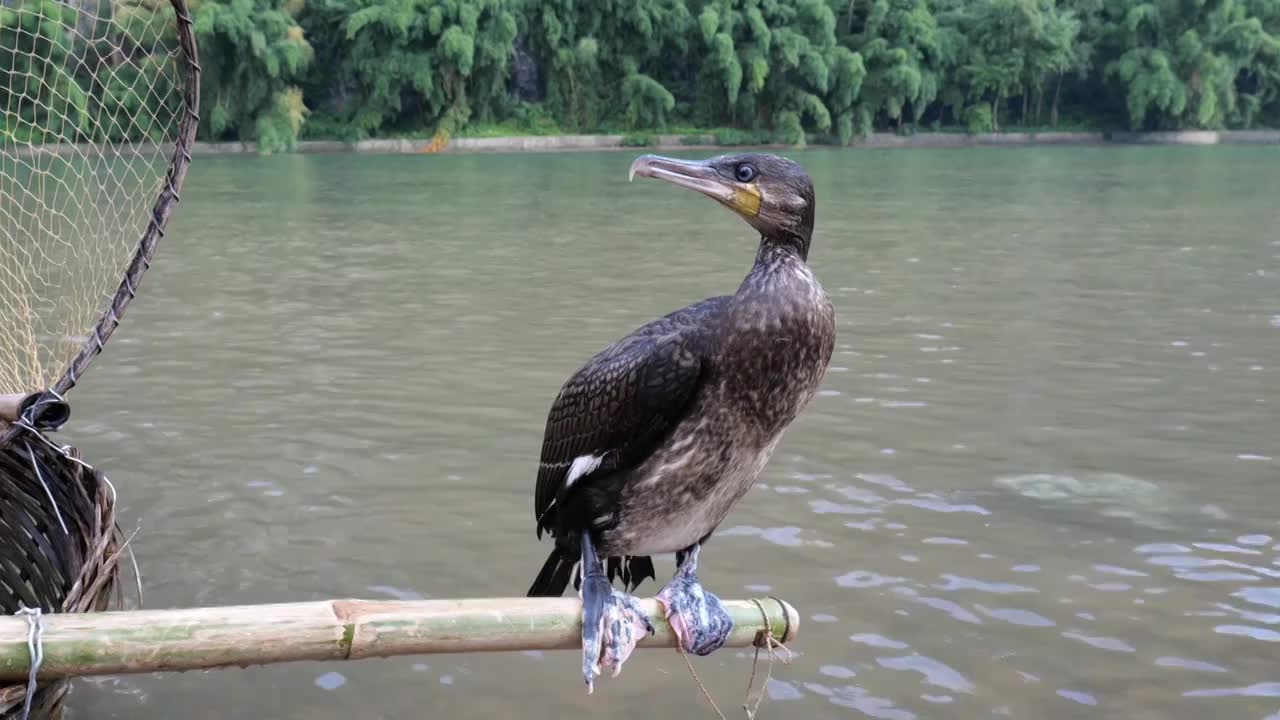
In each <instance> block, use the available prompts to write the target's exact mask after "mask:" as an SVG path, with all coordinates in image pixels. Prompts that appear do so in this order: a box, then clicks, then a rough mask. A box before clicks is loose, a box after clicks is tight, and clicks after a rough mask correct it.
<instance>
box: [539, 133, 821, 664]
mask: <svg viewBox="0 0 1280 720" xmlns="http://www.w3.org/2000/svg"><path fill="white" fill-rule="evenodd" d="M632 173H633V175H634V174H640V175H644V176H649V177H656V178H659V179H663V180H667V181H669V182H672V183H674V184H677V185H680V186H683V187H687V188H690V189H694V190H698V191H700V192H702V193H704V194H706V195H709V196H711V197H712V198H714V199H716V200H717V201H718V202H720V203H721V204H723V205H725V206H726V207H729V208H730V209H732V210H734V211H735V212H737V213H738V214H739V215H740V216H742V217H743V218H744V219H745V220H746V221H747V222H748V223H749V224H751V225H752V226H753V227H755V228H756V229H757V230H758V231H759V232H760V234H761V239H760V245H759V248H758V250H757V253H756V261H755V264H754V266H753V267H752V268H751V271H750V272H749V273H748V274H747V276H746V278H745V279H744V280H743V281H742V283H741V285H740V286H739V287H738V289H737V291H736V292H735V293H734V294H733V295H726V296H719V297H713V298H709V299H706V300H703V301H701V302H698V303H694V304H693V305H690V306H688V307H685V308H682V309H680V310H677V311H675V312H673V313H671V314H669V315H666V316H665V317H662V318H659V319H657V320H654V321H653V322H650V323H648V324H646V325H644V326H642V327H640V328H638V329H637V330H635V331H634V332H632V333H631V334H629V335H627V336H625V337H623V338H621V339H619V340H618V341H616V342H614V343H613V344H611V345H610V346H608V347H607V348H605V349H604V350H602V351H601V352H600V353H599V354H597V355H596V356H595V357H593V358H591V359H590V360H589V361H588V362H587V363H586V364H585V365H584V366H583V367H582V368H581V369H580V370H578V371H577V372H576V373H574V374H573V375H572V376H571V377H570V378H569V379H568V380H567V381H566V382H565V384H564V386H563V387H562V388H561V390H560V393H559V395H558V396H557V397H556V399H555V401H554V402H553V403H552V406H551V410H550V413H549V415H548V418H547V425H546V431H545V435H544V439H543V445H542V457H541V464H540V465H539V469H538V478H537V486H536V491H535V496H534V510H535V516H536V519H537V534H538V537H539V538H541V537H542V533H543V532H544V531H545V532H548V533H550V534H551V535H552V536H553V537H554V538H555V548H554V549H553V550H552V551H551V554H550V555H549V557H548V558H547V561H546V563H545V564H544V565H543V568H542V571H541V572H540V573H539V575H538V577H537V579H536V580H535V581H534V583H533V585H532V587H530V589H529V594H530V595H560V594H561V593H563V591H564V590H565V588H566V587H567V586H568V584H569V582H571V580H573V576H574V572H573V570H574V566H575V565H576V564H579V563H581V565H582V568H583V572H582V576H583V578H582V579H583V585H582V590H583V600H584V613H585V614H586V616H585V619H584V653H594V652H596V649H595V648H597V646H600V643H601V640H600V638H598V637H596V636H595V635H592V634H591V633H593V632H594V631H593V629H592V628H593V627H594V624H595V623H596V622H597V621H598V622H600V623H605V622H613V623H614V625H613V627H615V628H617V627H618V625H617V621H618V620H619V619H620V618H622V619H623V620H630V621H634V625H635V627H636V628H640V629H643V628H642V626H641V624H640V623H639V621H638V620H637V619H636V618H634V617H632V616H631V615H629V614H628V613H630V612H631V610H630V609H629V608H630V607H631V605H629V603H630V601H629V599H628V598H627V597H626V596H625V595H622V594H621V593H618V592H617V591H616V590H613V589H612V588H611V587H610V584H611V583H612V581H613V580H614V579H615V578H620V579H621V580H622V582H623V586H624V587H625V588H626V589H628V590H634V589H635V588H636V587H637V586H638V585H639V584H640V583H641V582H642V581H643V580H644V579H645V578H650V577H655V574H654V569H653V563H652V560H651V559H650V555H652V554H655V553H666V552H676V553H679V554H678V558H677V560H678V564H679V565H680V572H678V573H677V576H676V578H674V579H673V580H672V582H671V583H669V584H668V586H667V587H666V588H665V589H664V590H663V592H662V593H661V594H659V599H661V600H663V602H664V604H665V605H666V606H667V608H668V616H669V617H670V618H671V619H672V622H673V624H674V625H677V630H678V632H679V634H681V640H682V642H684V643H685V644H686V648H687V649H689V650H691V651H696V652H700V653H703V652H710V651H711V650H713V649H715V647H718V646H719V644H720V643H722V642H723V639H724V638H723V637H717V634H723V635H726V636H727V633H728V627H729V626H728V625H727V621H728V616H727V614H724V613H723V610H722V609H719V601H718V600H717V599H716V598H715V596H714V595H711V594H710V593H705V597H704V592H703V591H702V590H701V588H700V586H698V585H697V578H696V576H695V574H694V571H695V569H696V563H697V554H698V553H697V551H698V548H699V547H700V546H701V544H702V543H703V542H705V541H706V539H707V538H708V537H710V535H711V533H712V532H714V530H715V528H716V527H717V526H718V525H719V524H720V522H721V521H722V520H723V519H724V517H725V515H726V514H727V513H728V512H729V510H730V509H731V507H732V506H733V505H734V504H735V503H736V502H737V500H738V499H739V498H741V497H742V495H743V494H745V493H746V492H747V490H749V489H750V487H751V485H752V483H754V481H755V479H756V477H757V476H758V475H759V473H760V471H761V469H763V467H764V465H765V463H766V462H767V460H768V458H769V456H770V454H771V453H772V451H773V449H774V447H775V446H776V445H777V443H778V441H779V440H780V438H781V436H782V433H783V431H784V430H785V429H786V427H787V426H788V425H789V424H790V422H791V421H792V420H793V419H794V418H795V417H796V415H797V414H798V413H799V412H800V411H801V410H802V409H803V408H804V406H805V405H806V404H807V403H808V402H809V400H810V399H811V398H812V397H813V395H814V393H815V392H816V390H817V387H818V384H819V383H820V382H821V380H822V377H823V374H824V372H825V370H826V367H827V363H828V362H829V360H830V357H831V351H832V347H833V344H834V334H835V316H834V311H833V309H832V306H831V303H830V301H829V300H828V299H827V296H826V294H825V293H824V292H823V291H822V288H821V286H820V285H819V283H818V282H817V280H816V278H815V277H814V275H813V273H812V272H811V271H810V270H809V267H808V265H807V264H806V260H807V258H808V253H809V245H810V240H811V236H812V230H813V221H814V194H813V186H812V184H811V182H810V181H809V178H808V176H807V175H806V174H805V173H804V171H803V170H802V169H801V168H800V166H799V165H797V164H795V163H794V162H792V161H790V160H786V159H784V158H781V157H778V156H775V155H767V154H754V153H752V154H744V155H734V156H723V157H718V158H713V159H711V160H708V161H705V162H689V161H679V160H672V159H668V158H659V157H654V156H644V157H641V158H639V159H637V160H636V162H635V163H634V164H633V165H632ZM587 539H589V540H590V542H589V543H588V542H586V540H587ZM597 553H598V556H597ZM599 558H603V560H600V559H599ZM602 565H607V576H606V574H605V572H606V570H605V568H604V567H602ZM717 610H719V613H720V615H717ZM721 616H722V617H721ZM708 617H709V618H710V620H706V618H708ZM697 618H703V620H701V621H698V620H697ZM699 622H700V623H702V624H701V625H699V624H697V623H699ZM624 624H625V623H624ZM606 627H607V625H606ZM615 634H616V633H615ZM589 635H590V637H589ZM616 640H617V638H612V639H611V640H610V641H609V642H608V643H605V644H604V646H603V650H602V651H601V652H602V653H603V655H604V658H605V664H613V665H615V666H620V665H621V662H622V661H623V660H625V657H626V654H627V653H628V652H630V647H625V648H624V647H621V646H619V645H618V644H617V643H616V642H615V641H616ZM610 643H613V644H610ZM597 659H598V658H597V657H595V656H590V657H584V673H585V674H586V677H587V682H588V684H590V683H591V680H592V676H593V673H594V672H598V668H597V667H595V662H596V660H597Z"/></svg>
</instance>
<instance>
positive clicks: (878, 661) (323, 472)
mask: <svg viewBox="0 0 1280 720" xmlns="http://www.w3.org/2000/svg"><path fill="white" fill-rule="evenodd" d="M688 155H691V156H692V155H696V153H688ZM793 155H794V157H796V158H797V159H799V160H800V161H801V162H802V163H803V164H804V165H805V166H806V167H807V168H808V169H809V171H810V172H811V173H812V175H813V176H814V178H815V181H816V185H817V188H818V198H819V199H818V225H817V233H816V236H815V240H814V248H813V253H812V256H811V263H812V265H813V267H814V269H815V271H816V273H817V275H818V276H819V278H820V279H821V281H822V282H823V283H824V285H825V287H826V288H827V290H828V293H829V294H830V295H831V297H832V299H833V301H834V302H835V304H836V307H837V312H838V316H839V337H838V340H837V349H836V352H835V355H834V357H833V359H832V367H831V369H830V372H829V374H828V375H827V378H826V380H825V382H824V385H823V388H822V391H821V393H820V395H819V397H817V398H816V399H815V400H814V402H813V404H812V405H811V406H810V407H809V409H808V411H807V412H806V413H805V414H804V415H803V416H802V417H801V418H800V419H799V420H798V421H797V422H796V423H795V424H794V425H793V426H792V429H791V430H790V431H789V433H788V434H787V436H786V437H785V439H784V441H783V443H782V444H781V446H780V447H779V449H778V452H777V453H776V455H775V456H774V459H773V461H772V462H771V464H770V465H769V466H768V467H767V469H766V470H765V472H764V475H763V477H762V478H761V481H760V483H759V485H758V487H757V488H756V489H755V490H754V491H753V492H751V493H750V494H748V496H747V497H746V498H745V499H744V500H743V502H742V503H741V504H740V505H739V507H738V508H737V509H736V510H735V511H734V512H733V513H732V514H731V515H730V516H729V518H728V520H727V521H726V522H725V524H724V525H723V526H722V527H721V530H720V532H719V533H718V534H717V536H716V538H715V539H714V540H713V541H712V543H711V544H710V545H709V546H708V547H707V550H706V551H705V552H704V553H703V562H702V576H703V579H704V581H705V582H706V584H707V586H708V587H709V588H710V589H712V590H714V591H716V592H717V593H719V594H720V595H721V596H722V597H753V596H762V595H767V594H775V595H778V596H780V597H783V598H785V599H786V600H788V601H789V602H791V603H792V604H794V605H795V606H796V607H797V608H798V609H799V610H800V612H801V615H802V617H803V623H802V625H801V628H800V636H799V638H798V639H797V640H796V641H795V642H794V643H793V647H792V649H793V650H794V651H795V652H796V657H795V659H794V660H793V661H792V662H791V663H790V664H787V665H782V664H778V665H776V666H775V668H774V671H773V680H772V681H771V682H770V684H769V698H768V699H767V700H766V702H765V705H764V708H763V709H762V710H761V715H760V717H762V718H850V717H852V718H858V717H873V718H885V719H888V720H903V719H907V718H916V717H918V718H932V717H956V718H968V717H988V716H1010V717H1027V718H1067V717H1116V718H1202V717H1215V718H1259V719H1260V718H1263V717H1267V716H1272V717H1280V716H1276V715H1273V713H1278V712H1280V663H1277V661H1276V658H1277V657H1280V518H1278V517H1277V513H1276V510H1275V509H1276V508H1277V507H1280V443H1278V442H1277V441H1278V439H1280V418H1278V416H1277V413H1278V412H1280V393H1278V392H1277V390H1280V230H1278V228H1280V203H1278V202H1277V201H1276V197H1277V196H1276V187H1278V186H1280V149H1275V148H1244V147H1219V148H1137V147H1134V148H1127V147H1124V148H1122V147H1108V148H1035V149H1025V148H1024V149H999V148H995V149H956V150H885V151H858V152H837V151H823V150H814V151H808V152H798V153H794V154H793ZM632 157H633V154H632V153H618V152H613V153H608V152H606V153H566V154H545V155H543V154H526V155H445V156H416V157H402V156H379V157H373V156H355V155H350V156H284V157H273V158H204V157H202V158H198V159H197V161H196V163H195V164H194V165H193V169H192V172H191V175H190V176H189V178H188V181H187V187H186V191H185V192H184V200H183V202H182V205H181V207H180V209H179V211H178V214H177V215H176V216H175V220H174V222H173V224H172V226H171V230H170V232H169V236H168V237H167V238H166V240H165V242H164V244H163V245H162V246H161V249H160V251H159V254H158V256H157V260H156V265H155V268H154V270H153V271H152V272H151V273H150V274H149V275H148V276H147V278H146V281H145V285H144V288H143V292H142V295H141V297H140V299H139V301H138V302H137V303H135V305H134V306H133V308H132V309H131V311H130V313H129V316H128V318H127V319H126V322H125V325H124V327H123V328H122V329H121V330H120V332H119V333H118V334H117V335H116V337H115V338H114V339H113V340H112V342H111V344H110V345H109V347H108V351H107V353H106V355H104V356H103V358H102V359H101V360H99V362H98V364H97V365H96V366H95V367H94V368H93V370H92V372H91V373H90V375H89V376H88V378H87V379H86V381H85V382H84V383H83V384H82V386H81V387H80V388H78V389H77V390H76V392H75V396H74V398H73V399H74V401H75V416H74V418H73V421H72V423H71V424H70V425H69V426H68V427H67V428H66V430H65V432H64V433H63V434H62V435H61V436H60V437H61V438H62V439H63V440H64V441H66V442H73V443H74V444H76V445H78V446H79V447H80V448H81V449H82V450H83V452H84V454H85V456H86V457H87V458H89V459H91V460H92V461H94V462H95V463H97V464H98V465H100V466H102V467H104V468H105V469H107V471H108V473H109V475H110V476H111V478H112V479H113V481H114V483H115V485H116V487H117V488H118V489H119V492H120V495H121V505H120V516H121V521H122V524H123V525H124V527H125V528H126V530H132V528H133V527H134V526H135V525H140V527H141V530H140V532H139V533H138V535H137V537H136V539H135V541H134V544H135V547H136V551H137V556H138V561H139V563H140V564H141V567H142V572H143V577H144V582H145V590H146V594H145V604H146V606H147V607H152V608H161V607H179V606H197V605H220V604H237V603H264V602H280V601H301V600H315V599H325V598H338V597H366V598H418V597H437V598H439V597H484V596H511V595H521V594H523V592H524V591H525V590H526V588H527V587H528V584H529V582H530V581H531V580H532V578H533V576H534V575H535V574H536V572H537V570H538V568H539V567H540V564H541V562H542V560H543V558H544V557H545V555H546V552H547V545H546V543H545V542H544V543H541V544H540V543H538V542H537V541H536V540H535V538H534V533H533V511H532V497H531V496H532V491H533V482H534V474H535V471H536V465H537V460H538V452H539V448H540V443H541V437H542V428H543V422H544V420H545V417H546V415H545V414H546V410H547V407H548V404H549V403H550V401H551V399H552V398H553V397H554V395H555V393H556V391H557V390H558V388H559V385H560V383H561V382H562V381H563V380H564V378H566V377H567V376H568V374H569V373H571V372H572V371H573V370H574V369H576V368H577V367H578V366H579V364H580V363H581V362H583V361H584V360H585V359H586V358H587V357H589V356H590V355H591V354H592V353H594V352H595V351H596V350H597V349H599V348H601V347H602V346H604V345H605V344H606V343H608V342H609V341H611V340H612V339H614V338H615V337H617V336H619V335H620V334H623V333H625V332H628V331H630V330H631V329H632V328H634V327H636V326H638V325H640V324H641V323H643V322H646V321H648V320H649V319H651V318H653V317H656V316H658V315H660V314H663V313H666V312H668V311H670V310H673V309H675V308H677V307H680V306H683V305H685V304H687V303H689V302H692V301H695V300H698V299H701V298H703V297H705V296H708V295H712V294H720V293H725V292H731V291H732V290H733V289H734V288H735V287H736V285H737V283H738V282H739V281H740V279H741V277H742V275H743V274H744V273H745V272H746V270H747V268H748V267H749V265H750V263H751V261H752V258H753V254H754V249H755V242H756V240H755V238H754V237H753V236H752V234H751V232H750V231H749V229H748V228H747V226H746V225H744V224H743V223H742V222H741V221H739V220H737V219H736V218H734V217H732V215H731V214H730V213H728V212H727V211H725V210H723V209H721V208H719V207H717V206H716V205H715V204H714V203H713V202H711V201H709V200H706V199H705V198H701V197H697V196H695V195H694V194H692V193H688V192H683V191H679V190H677V189H675V188H673V187H671V186H668V185H665V184H662V183H657V182H654V181H639V180H638V181H637V182H636V183H634V184H628V183H627V178H626V171H627V166H628V164H629V163H630V162H631V159H632ZM671 570H672V561H671V559H670V558H659V559H658V574H659V580H660V581H663V582H665V580H666V578H667V577H668V576H669V574H670V572H671ZM657 587H658V585H656V584H652V583H649V584H646V586H645V588H644V591H645V592H646V593H649V594H651V593H653V592H655V591H656V590H657ZM578 667H579V659H578V656H577V654H576V653H572V652H559V653H546V654H538V653H511V654H501V655H472V656H432V657H406V658H394V659H386V660H370V661H362V662H357V663H332V664H325V663H300V664H293V665H277V666H271V667H261V668H253V669H248V670H238V669H233V670H220V671H215V672H209V673H187V674H183V675H166V676H135V677H119V678H108V679H102V680H96V681H82V682H79V683H78V684H77V688H76V692H75V693H74V694H73V696H72V712H73V715H72V716H73V717H80V718H89V717H93V718H141V719H143V720H159V719H161V718H175V717H181V718H183V719H184V720H195V719H197V718H229V717H256V718H317V719H323V718H353V717H359V718H400V717H448V718H489V717H504V718H505V717H510V718H521V719H528V720H537V719H541V718H565V717H604V716H605V714H606V713H610V714H612V715H613V716H615V717H621V718H653V717H680V718H686V717H688V718H697V717H708V718H710V717H713V714H712V712H711V710H710V708H709V706H708V705H707V704H706V703H705V701H703V700H701V699H700V696H699V692H698V690H697V689H696V686H695V684H694V682H693V681H692V679H691V678H690V677H689V674H688V671H687V669H686V668H685V665H684V663H683V661H682V660H681V658H680V656H679V655H678V654H677V653H675V652H674V651H641V652H638V653H637V654H636V655H635V656H633V658H632V659H631V660H630V661H629V662H628V664H627V665H626V667H625V669H624V671H623V673H622V675H621V676H620V677H619V678H616V679H608V678H605V679H604V680H602V681H601V682H600V683H599V684H598V686H597V690H596V694H595V695H594V696H591V697H588V696H587V695H586V693H585V690H584V687H583V684H582V679H581V676H580V674H579V669H578ZM696 667H697V669H698V672H699V674H700V676H701V677H702V679H703V681H704V682H705V683H706V685H707V687H708V689H709V690H710V692H711V693H712V694H713V696H715V697H716V699H717V700H718V702H719V703H720V705H721V707H723V708H725V710H726V712H728V713H730V714H731V716H734V717H741V709H740V705H741V703H742V700H743V690H744V688H745V687H746V684H747V677H748V675H749V672H750V656H749V654H748V653H746V652H741V651H737V650H722V651H720V652H718V653H717V654H715V655H713V656H711V657H709V658H705V659H698V660H697V661H696Z"/></svg>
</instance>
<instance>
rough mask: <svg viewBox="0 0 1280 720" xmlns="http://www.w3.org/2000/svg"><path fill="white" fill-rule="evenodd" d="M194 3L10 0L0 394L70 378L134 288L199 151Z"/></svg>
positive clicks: (1, 56)
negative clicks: (191, 150)
mask: <svg viewBox="0 0 1280 720" xmlns="http://www.w3.org/2000/svg"><path fill="white" fill-rule="evenodd" d="M184 7H185V6H184V5H182V4H181V3H180V2H176V3H173V4H171V3H170V0H0V117H3V123H0V394H6V393H25V392H32V391H35V390H39V389H44V388H49V387H54V386H55V385H56V384H58V383H59V381H60V380H62V389H66V388H67V387H69V386H70V385H72V384H74V381H75V377H74V371H73V370H70V369H69V368H71V367H72V365H73V364H74V363H73V360H74V359H75V358H76V357H77V354H78V353H80V354H82V355H83V354H84V350H85V348H86V347H88V346H89V345H90V344H96V346H97V348H96V349H97V350H101V343H102V342H104V341H105V336H104V335H109V334H110V331H111V330H112V329H114V320H115V318H114V316H115V315H116V314H117V311H119V310H123V304H121V303H120V302H119V300H120V295H121V292H124V293H125V294H126V295H127V296H128V299H131V298H132V295H133V292H134V288H133V284H134V283H136V280H137V277H136V276H140V275H141V270H143V269H145V267H142V268H140V269H139V271H138V272H137V273H136V276H132V275H131V264H136V263H137V260H138V259H139V257H140V256H142V255H143V253H142V251H141V250H140V248H144V247H145V246H146V245H147V244H148V242H150V244H151V245H152V246H154V241H155V236H158V235H159V234H160V232H161V230H162V227H163V223H164V220H165V219H166V218H167V214H168V210H167V208H166V209H164V210H163V211H162V208H161V206H162V205H167V203H166V202H165V196H166V193H169V194H171V195H172V196H173V197H172V198H171V199H176V193H177V190H176V187H175V181H176V183H177V184H180V182H181V174H182V173H185V162H183V163H181V170H182V173H175V172H174V167H173V166H174V165H176V164H179V158H180V156H185V160H186V161H189V160H190V156H189V155H187V149H186V145H187V144H188V143H189V141H190V135H191V134H193V133H194V102H192V94H191V93H189V92H188V91H189V90H191V86H192V85H193V83H194V82H195V80H194V78H195V77H198V76H197V75H195V73H194V72H192V69H193V68H195V64H194V59H193V58H192V57H190V55H192V54H193V53H194V45H193V41H191V40H190V26H189V19H188V18H187V17H186V14H185V10H184ZM179 19H181V20H182V21H183V22H181V23H180V22H178V20H179ZM188 115H190V116H191V117H190V118H189V120H188V118H187V116H188ZM188 130H189V132H188ZM175 150H177V151H180V152H179V153H175ZM175 175H177V177H175ZM149 235H150V236H152V237H151V238H150V240H149V241H148V236H149ZM140 239H141V241H140ZM149 253H150V248H148V249H147V252H146V253H145V255H146V257H142V258H141V259H142V264H143V265H144V266H145V264H146V263H147V258H148V257H149ZM122 277H123V278H125V280H124V283H125V285H127V287H125V285H122V284H121V283H122V280H121V278H122ZM131 277H132V280H131V279H130V278H131ZM125 303H126V304H127V299H126V300H125ZM104 316H107V318H108V319H109V320H110V321H111V322H106V321H105V320H104V323H105V325H106V326H105V328H104V326H99V325H98V322H99V320H100V318H104ZM104 329H105V332H104ZM81 364H82V365H86V364H87V361H84V362H82V363H81ZM64 372H66V373H67V377H68V378H69V381H67V379H66V378H63V377H62V376H63V373H64Z"/></svg>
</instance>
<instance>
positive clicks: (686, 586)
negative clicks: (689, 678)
mask: <svg viewBox="0 0 1280 720" xmlns="http://www.w3.org/2000/svg"><path fill="white" fill-rule="evenodd" d="M701 547H702V545H701V544H697V545H694V546H693V547H690V548H688V549H687V550H684V551H682V552H681V553H680V555H681V560H682V561H681V563H680V567H679V569H677V570H676V574H675V577H673V578H671V582H669V583H667V586H666V587H664V588H662V592H660V593H658V601H659V602H661V603H662V606H663V607H664V608H666V611H667V620H669V621H670V622H671V629H672V630H674V631H675V633H676V638H677V639H678V640H679V641H680V645H681V647H683V648H684V649H685V650H686V651H687V652H691V653H694V654H697V655H710V654H711V653H712V652H713V651H715V650H717V649H719V648H720V646H722V645H724V643H725V641H726V640H728V639H729V632H730V631H731V630H733V619H732V618H730V617H729V613H728V611H726V610H725V609H724V605H723V604H722V603H721V602H720V598H718V597H716V596H715V595H714V594H712V593H710V592H707V591H706V590H704V589H703V588H702V585H701V584H700V583H699V582H698V575H697V573H698V550H699V549H700V548H701Z"/></svg>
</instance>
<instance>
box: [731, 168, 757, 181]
mask: <svg viewBox="0 0 1280 720" xmlns="http://www.w3.org/2000/svg"><path fill="white" fill-rule="evenodd" d="M733 172H734V175H735V176H736V177H737V178H738V182H751V181H752V180H754V179H755V177H756V168H755V166H754V165H751V164H750V163H742V164H741V165H739V166H738V167H737V169H736V170H734V171H733Z"/></svg>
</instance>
